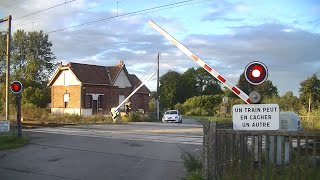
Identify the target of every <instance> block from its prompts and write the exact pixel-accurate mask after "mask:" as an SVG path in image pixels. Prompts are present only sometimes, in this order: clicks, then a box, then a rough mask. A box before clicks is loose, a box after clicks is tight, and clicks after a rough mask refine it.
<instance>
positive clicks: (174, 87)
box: [160, 71, 183, 108]
mask: <svg viewBox="0 0 320 180" xmlns="http://www.w3.org/2000/svg"><path fill="white" fill-rule="evenodd" d="M181 82H182V77H181V74H180V73H178V72H175V71H169V72H167V73H166V74H164V75H162V76H161V77H160V105H161V107H162V108H173V107H174V105H175V104H177V103H179V102H181V101H182V99H181V97H183V95H182V94H183V89H182V83H181Z"/></svg>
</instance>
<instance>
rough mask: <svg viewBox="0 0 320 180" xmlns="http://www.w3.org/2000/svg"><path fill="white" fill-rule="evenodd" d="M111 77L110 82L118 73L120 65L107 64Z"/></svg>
mask: <svg viewBox="0 0 320 180" xmlns="http://www.w3.org/2000/svg"><path fill="white" fill-rule="evenodd" d="M107 68H108V70H109V74H110V78H111V82H114V80H115V79H116V77H117V75H118V74H119V71H120V70H121V68H122V66H119V65H118V66H107Z"/></svg>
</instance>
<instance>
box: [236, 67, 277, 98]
mask: <svg viewBox="0 0 320 180" xmlns="http://www.w3.org/2000/svg"><path fill="white" fill-rule="evenodd" d="M237 86H238V87H239V88H240V89H241V90H242V91H243V92H245V93H246V94H248V95H249V94H250V93H251V92H252V91H258V92H259V93H260V94H261V97H262V98H270V97H273V96H278V89H277V87H276V86H274V85H273V83H272V81H271V80H266V81H265V82H264V83H262V84H260V85H252V84H250V83H249V82H248V81H247V80H246V78H245V75H244V73H242V74H241V76H240V78H239V81H238V83H237Z"/></svg>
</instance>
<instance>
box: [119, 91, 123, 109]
mask: <svg viewBox="0 0 320 180" xmlns="http://www.w3.org/2000/svg"><path fill="white" fill-rule="evenodd" d="M123 101H124V95H119V104H120V103H122V102H123ZM120 110H122V111H123V110H124V104H123V105H122V106H121V107H120Z"/></svg>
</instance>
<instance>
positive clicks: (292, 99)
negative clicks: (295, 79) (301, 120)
mask: <svg viewBox="0 0 320 180" xmlns="http://www.w3.org/2000/svg"><path fill="white" fill-rule="evenodd" d="M262 103H265V104H279V107H280V110H281V111H293V112H296V113H299V111H300V109H301V106H300V103H299V99H298V97H296V96H294V95H293V92H292V91H287V92H286V93H285V94H284V95H283V96H281V97H277V96H273V97H268V98H265V99H263V101H262Z"/></svg>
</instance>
